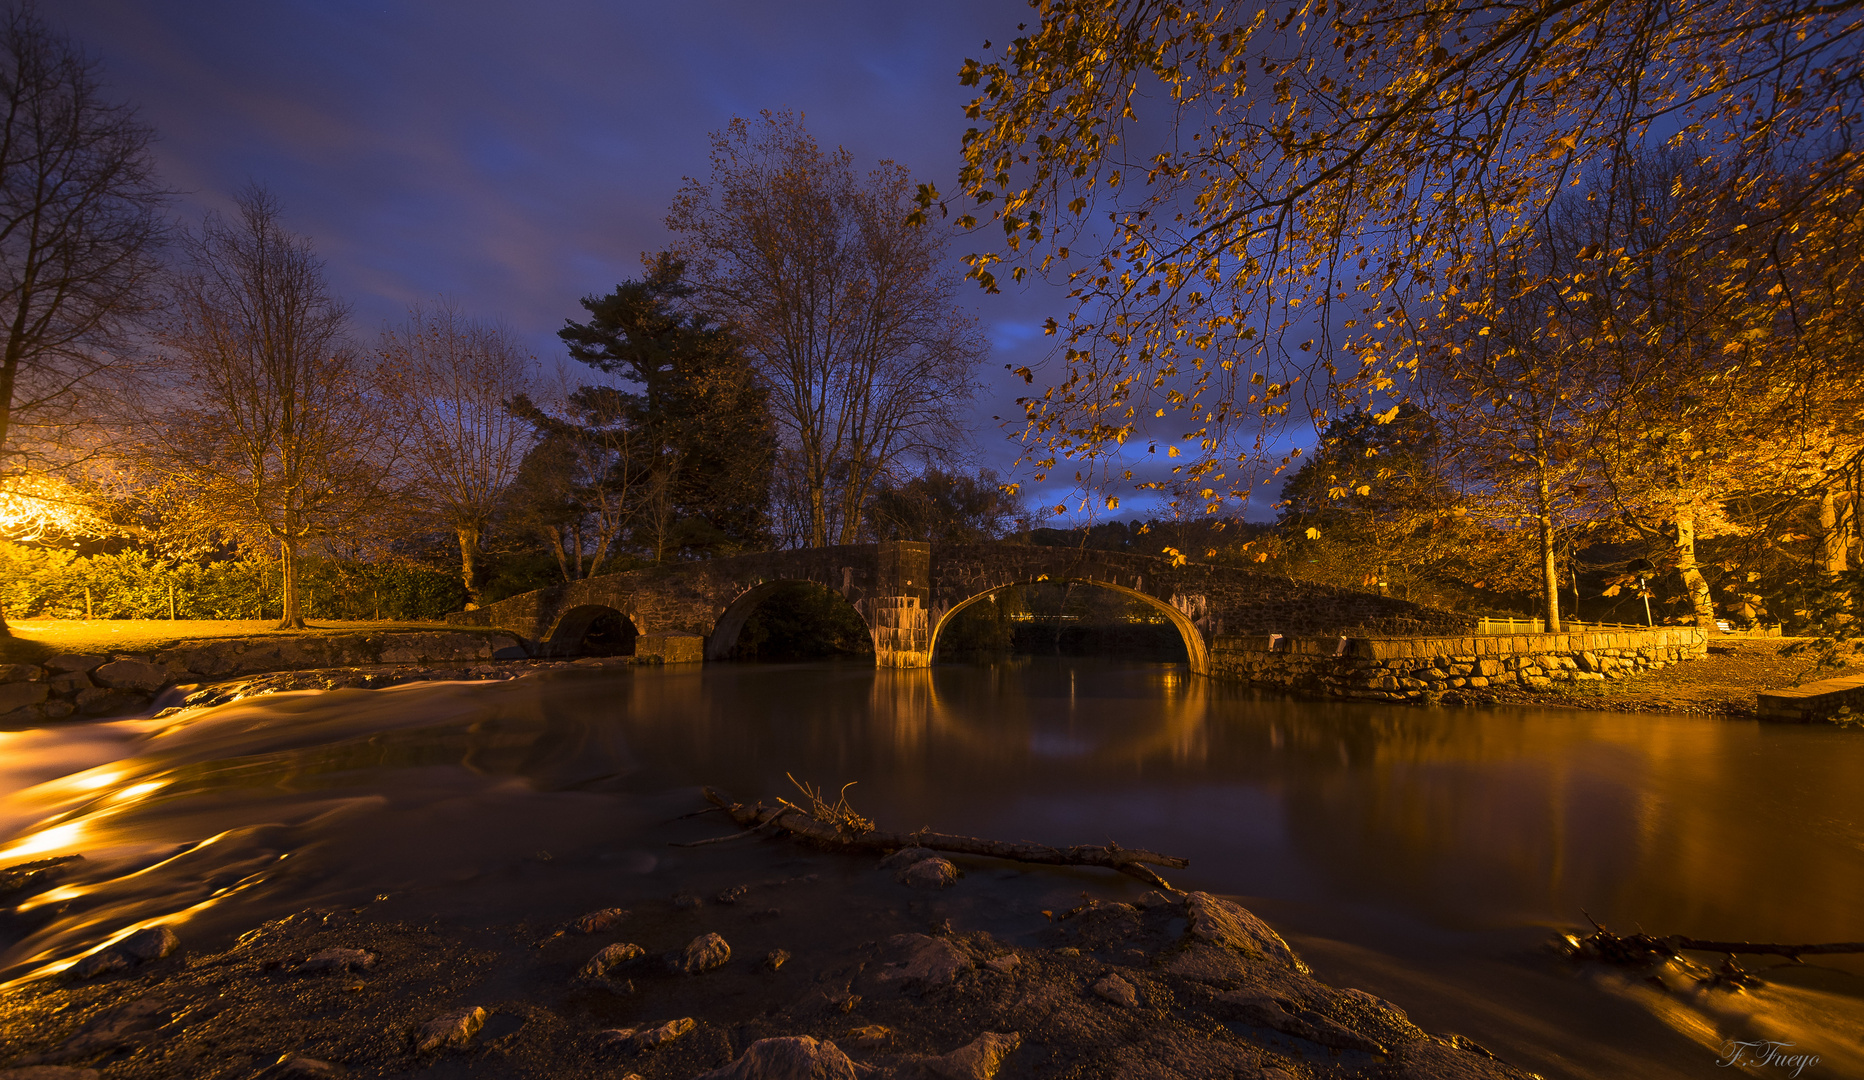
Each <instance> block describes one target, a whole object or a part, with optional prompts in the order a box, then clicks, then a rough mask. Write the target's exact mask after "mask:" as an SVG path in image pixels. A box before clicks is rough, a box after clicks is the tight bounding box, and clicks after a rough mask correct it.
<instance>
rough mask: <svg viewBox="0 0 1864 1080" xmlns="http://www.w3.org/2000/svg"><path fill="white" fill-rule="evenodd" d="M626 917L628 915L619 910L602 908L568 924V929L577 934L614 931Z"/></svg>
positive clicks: (616, 908)
mask: <svg viewBox="0 0 1864 1080" xmlns="http://www.w3.org/2000/svg"><path fill="white" fill-rule="evenodd" d="M627 917H628V913H627V912H626V911H624V910H622V909H621V908H618V907H611V908H603V909H602V910H601V911H591V912H590V913H589V914H587V915H584V916H583V917H582V918H580V919H577V920H576V921H575V922H573V923H571V924H570V927H569V928H570V929H571V930H573V931H575V932H576V933H578V934H600V933H602V932H604V931H606V930H612V929H614V927H615V926H616V925H617V924H619V923H620V922H621V920H623V919H625V918H627Z"/></svg>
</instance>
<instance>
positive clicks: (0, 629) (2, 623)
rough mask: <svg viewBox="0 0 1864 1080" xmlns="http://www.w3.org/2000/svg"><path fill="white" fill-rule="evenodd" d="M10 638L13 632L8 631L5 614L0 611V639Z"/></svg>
mask: <svg viewBox="0 0 1864 1080" xmlns="http://www.w3.org/2000/svg"><path fill="white" fill-rule="evenodd" d="M12 636H13V631H12V630H10V629H8V627H7V624H6V612H4V611H0V638H10V637H12Z"/></svg>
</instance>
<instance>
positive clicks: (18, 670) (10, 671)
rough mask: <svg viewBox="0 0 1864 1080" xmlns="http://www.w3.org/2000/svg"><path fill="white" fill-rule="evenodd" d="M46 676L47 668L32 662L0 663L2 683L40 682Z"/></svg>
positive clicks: (0, 679) (0, 681) (0, 680)
mask: <svg viewBox="0 0 1864 1080" xmlns="http://www.w3.org/2000/svg"><path fill="white" fill-rule="evenodd" d="M43 678H45V669H44V668H37V667H33V666H32V665H31V664H0V683H15V682H38V681H39V680H40V679H43Z"/></svg>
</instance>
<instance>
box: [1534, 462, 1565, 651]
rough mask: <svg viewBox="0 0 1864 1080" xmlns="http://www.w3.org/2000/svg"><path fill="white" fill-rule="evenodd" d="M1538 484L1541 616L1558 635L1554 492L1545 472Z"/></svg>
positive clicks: (1558, 577)
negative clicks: (1542, 603)
mask: <svg viewBox="0 0 1864 1080" xmlns="http://www.w3.org/2000/svg"><path fill="white" fill-rule="evenodd" d="M1537 482H1538V489H1537V491H1536V495H1537V496H1538V499H1537V502H1538V506H1537V507H1536V508H1537V509H1538V510H1539V511H1540V513H1539V515H1538V516H1537V517H1536V519H1535V520H1536V522H1537V523H1538V524H1539V526H1540V582H1541V596H1542V599H1543V600H1544V601H1545V603H1544V606H1543V610H1542V612H1541V614H1542V615H1543V616H1544V617H1545V618H1546V620H1547V633H1549V634H1557V633H1559V632H1560V566H1559V563H1558V562H1556V561H1555V555H1554V550H1553V491H1552V489H1551V488H1550V487H1548V485H1547V474H1546V472H1545V471H1544V470H1543V471H1542V472H1541V474H1540V476H1539V478H1538V481H1537Z"/></svg>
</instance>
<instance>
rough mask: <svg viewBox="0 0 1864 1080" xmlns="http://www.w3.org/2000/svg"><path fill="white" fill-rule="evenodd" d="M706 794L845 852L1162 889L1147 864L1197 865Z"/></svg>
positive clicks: (747, 820)
mask: <svg viewBox="0 0 1864 1080" xmlns="http://www.w3.org/2000/svg"><path fill="white" fill-rule="evenodd" d="M844 790H846V789H844ZM705 797H706V799H707V801H709V802H710V803H712V805H714V806H716V807H718V808H719V809H720V810H723V811H725V813H726V815H727V816H729V817H730V818H731V819H732V820H733V821H735V822H737V823H738V825H739V826H740V827H742V828H746V829H762V828H764V827H766V826H770V825H773V824H774V825H775V827H776V829H777V831H779V832H785V833H789V834H791V835H793V836H798V837H801V838H803V839H805V840H809V841H812V842H814V843H817V844H821V845H823V846H825V847H830V848H834V849H836V850H839V851H861V852H874V853H876V854H879V853H884V852H888V851H897V850H899V849H900V848H910V847H922V848H929V849H931V850H933V851H949V852H952V853H954V854H958V855H985V856H989V857H990V858H993V859H1009V860H1012V861H1014V862H1026V863H1041V864H1043V865H1047V866H1104V867H1106V868H1107V869H1109V870H1118V871H1119V872H1120V873H1122V874H1127V875H1130V876H1132V877H1136V878H1138V879H1139V880H1141V881H1143V882H1146V883H1147V884H1150V885H1155V886H1157V887H1159V888H1161V889H1170V888H1171V885H1170V884H1169V883H1167V882H1166V881H1165V879H1164V878H1162V877H1159V876H1158V874H1156V873H1154V872H1153V871H1151V870H1149V869H1147V864H1150V865H1152V866H1168V867H1172V868H1175V869H1182V868H1184V867H1187V866H1189V865H1191V863H1190V860H1188V859H1181V858H1178V857H1177V856H1175V855H1160V854H1159V853H1158V852H1155V851H1144V850H1141V849H1139V848H1123V847H1121V846H1119V845H1118V844H1112V843H1110V844H1108V845H1107V846H1105V847H1094V846H1088V845H1080V846H1076V847H1066V848H1054V847H1048V846H1047V845H1044V844H1031V843H1024V842H1011V841H1004V840H986V839H983V838H981V837H976V836H953V835H951V834H949V833H937V832H932V831H930V830H925V829H922V830H920V831H918V832H910V833H896V832H883V831H881V830H880V829H876V828H872V827H871V826H870V827H869V828H867V829H854V828H849V827H848V826H847V825H845V824H841V825H837V824H831V823H830V822H825V821H818V820H817V819H815V818H814V817H811V816H809V815H808V814H807V813H800V812H798V810H799V808H798V807H796V806H793V805H791V804H789V803H783V804H781V805H778V806H765V805H764V804H763V803H761V802H760V803H757V804H755V805H751V806H746V805H745V804H743V803H737V802H732V801H731V800H730V799H727V798H726V797H725V796H724V795H722V794H721V793H719V792H718V791H717V790H716V789H714V788H706V789H705ZM779 817H781V818H782V820H781V821H779V820H778V818H779ZM840 820H841V821H843V822H845V821H846V820H847V819H846V818H841V819H840Z"/></svg>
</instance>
